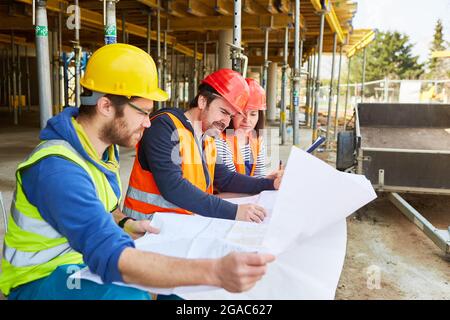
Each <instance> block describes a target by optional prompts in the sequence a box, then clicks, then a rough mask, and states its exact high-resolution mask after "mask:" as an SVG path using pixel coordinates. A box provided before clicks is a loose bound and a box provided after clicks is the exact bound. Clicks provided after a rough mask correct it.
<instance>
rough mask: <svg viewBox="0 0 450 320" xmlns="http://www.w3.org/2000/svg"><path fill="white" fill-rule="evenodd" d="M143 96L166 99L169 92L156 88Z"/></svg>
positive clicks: (158, 99)
mask: <svg viewBox="0 0 450 320" xmlns="http://www.w3.org/2000/svg"><path fill="white" fill-rule="evenodd" d="M143 98H147V99H150V100H153V101H167V100H168V99H169V94H168V93H167V92H165V91H164V90H162V89H160V88H157V89H156V90H155V91H153V92H151V93H149V94H148V95H147V96H145V97H143Z"/></svg>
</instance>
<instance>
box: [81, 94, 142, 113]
mask: <svg viewBox="0 0 450 320" xmlns="http://www.w3.org/2000/svg"><path fill="white" fill-rule="evenodd" d="M90 95H92V91H90V90H88V89H86V88H84V89H83V95H82V96H90ZM104 97H105V98H108V99H109V100H110V101H111V104H112V105H113V106H114V108H115V109H116V117H119V118H120V117H122V116H123V109H124V108H125V105H126V103H127V102H128V101H131V102H133V100H136V99H137V98H138V97H131V98H130V99H128V98H127V97H125V96H119V95H116V94H109V93H108V94H105V95H104ZM96 112H97V108H96V107H95V105H92V106H90V105H81V106H80V107H79V111H78V114H79V115H80V116H84V117H87V118H91V117H93V116H94V115H95V114H96Z"/></svg>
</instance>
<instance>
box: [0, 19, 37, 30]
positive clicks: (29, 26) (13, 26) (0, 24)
mask: <svg viewBox="0 0 450 320" xmlns="http://www.w3.org/2000/svg"><path fill="white" fill-rule="evenodd" d="M0 30H8V31H10V30H34V26H33V23H32V21H31V17H25V16H21V17H17V16H15V17H12V16H6V17H5V16H4V17H2V18H1V20H0Z"/></svg>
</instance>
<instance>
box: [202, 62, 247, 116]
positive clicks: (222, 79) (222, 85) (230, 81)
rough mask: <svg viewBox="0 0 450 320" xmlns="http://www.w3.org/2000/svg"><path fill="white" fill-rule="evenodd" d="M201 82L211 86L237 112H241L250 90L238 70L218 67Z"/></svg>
mask: <svg viewBox="0 0 450 320" xmlns="http://www.w3.org/2000/svg"><path fill="white" fill-rule="evenodd" d="M202 83H206V84H208V85H210V86H211V87H213V88H214V89H215V90H216V91H217V92H218V93H219V94H220V95H221V96H222V97H223V98H224V99H225V100H227V101H228V102H229V103H230V104H231V105H232V106H233V108H234V109H235V110H236V111H237V112H238V113H243V111H244V108H245V105H246V104H247V101H248V97H249V95H250V90H249V88H248V85H247V82H245V79H244V77H242V75H241V74H240V73H239V72H236V71H234V70H231V69H220V70H217V71H216V72H213V73H211V74H210V75H208V76H207V77H206V78H205V79H203V81H202Z"/></svg>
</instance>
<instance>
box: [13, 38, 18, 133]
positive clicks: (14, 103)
mask: <svg viewBox="0 0 450 320" xmlns="http://www.w3.org/2000/svg"><path fill="white" fill-rule="evenodd" d="M15 49H16V48H15V45H14V31H11V67H12V91H13V96H12V105H13V108H14V124H15V125H17V124H19V114H18V110H17V106H16V97H17V77H16V69H17V64H16V50H15Z"/></svg>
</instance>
